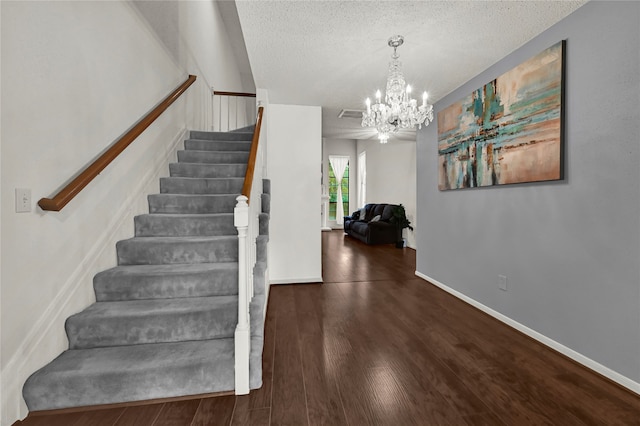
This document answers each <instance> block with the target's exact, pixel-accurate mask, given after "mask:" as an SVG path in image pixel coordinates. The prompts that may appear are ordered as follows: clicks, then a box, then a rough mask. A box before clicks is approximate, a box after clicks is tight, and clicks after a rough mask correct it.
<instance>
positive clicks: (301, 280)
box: [269, 277, 322, 285]
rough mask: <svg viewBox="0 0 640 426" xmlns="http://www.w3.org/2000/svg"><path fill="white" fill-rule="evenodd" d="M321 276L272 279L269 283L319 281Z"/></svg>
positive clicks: (308, 282) (307, 282)
mask: <svg viewBox="0 0 640 426" xmlns="http://www.w3.org/2000/svg"><path fill="white" fill-rule="evenodd" d="M321 282H322V277H310V278H288V279H284V280H272V281H270V282H269V284H270V285H271V284H310V283H321Z"/></svg>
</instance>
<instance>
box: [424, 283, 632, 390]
mask: <svg viewBox="0 0 640 426" xmlns="http://www.w3.org/2000/svg"><path fill="white" fill-rule="evenodd" d="M416 276H418V277H420V278H422V279H423V280H425V281H428V282H429V283H430V284H433V285H435V286H436V287H439V288H441V289H442V290H444V291H446V292H447V293H449V294H451V295H453V296H455V297H457V298H458V299H460V300H462V301H464V302H467V303H468V304H470V305H471V306H473V307H475V308H478V309H480V310H481V311H482V312H484V313H486V314H489V315H491V316H492V317H494V318H495V319H497V320H499V321H501V322H503V323H505V324H506V325H508V326H510V327H512V328H514V329H516V330H518V331H520V332H521V333H524V334H526V335H527V336H529V337H531V338H532V339H535V340H537V341H538V342H540V343H542V344H543V345H545V346H548V347H550V348H551V349H554V350H556V351H558V352H560V353H561V354H563V355H565V356H567V357H569V358H571V359H572V360H574V361H576V362H578V363H580V364H582V365H584V366H585V367H587V368H589V369H591V370H593V371H595V372H596V373H599V374H601V375H603V376H605V377H606V378H608V379H610V380H613V381H614V382H616V383H618V384H619V385H621V386H624V387H625V388H627V389H629V390H630V391H632V392H635V393H636V394H639V395H640V383H638V382H636V381H634V380H632V379H630V378H628V377H626V376H623V375H622V374H620V373H618V372H616V371H614V370H612V369H610V368H609V367H606V366H604V365H602V364H600V363H598V362H596V361H594V360H592V359H591V358H588V357H586V356H584V355H582V354H581V353H579V352H576V351H574V350H573V349H571V348H568V347H566V346H564V345H563V344H561V343H558V342H556V341H555V340H553V339H551V338H549V337H547V336H545V335H544V334H541V333H538V332H537V331H535V330H532V329H530V328H529V327H527V326H526V325H523V324H520V323H519V322H517V321H515V320H513V319H511V318H509V317H508V316H506V315H503V314H501V313H500V312H498V311H494V310H493V309H491V308H489V307H488V306H485V305H483V304H482V303H480V302H478V301H477V300H474V299H472V298H470V297H469V296H466V295H464V294H462V293H460V292H459V291H457V290H454V289H452V288H451V287H448V286H446V285H445V284H443V283H441V282H439V281H437V280H435V279H433V278H431V277H429V276H427V275H425V274H423V273H421V272H418V271H416Z"/></svg>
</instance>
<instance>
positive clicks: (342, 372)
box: [21, 231, 640, 426]
mask: <svg viewBox="0 0 640 426" xmlns="http://www.w3.org/2000/svg"><path fill="white" fill-rule="evenodd" d="M322 237H323V251H322V253H323V278H324V281H325V282H324V284H300V285H282V286H273V287H272V288H271V295H270V301H269V308H268V311H267V321H266V326H265V328H266V331H265V347H264V361H263V369H264V385H263V386H262V388H261V389H258V390H256V391H253V392H251V394H250V395H246V396H241V397H235V396H218V397H211V398H201V399H193V400H186V401H175V402H166V403H159V404H151V405H137V406H127V407H115V408H107V409H100V407H95V409H92V410H86V409H85V410H83V411H79V412H71V413H69V412H67V413H63V414H48V415H37V414H32V415H30V416H29V417H28V418H27V419H26V420H25V421H23V422H22V423H21V425H23V426H42V425H44V426H57V425H65V426H71V425H75V426H85V425H87V426H98V425H105V426H115V425H118V426H121V425H136V426H146V425H153V426H160V425H176V426H178V425H180V426H182V425H185V426H186V425H269V424H271V425H296V426H297V425H494V426H495V425H517V426H521V425H562V426H565V425H640V398H639V397H638V396H636V395H635V394H633V393H631V392H629V391H627V390H625V389H622V388H620V387H618V386H617V385H615V384H614V383H612V382H610V381H608V380H606V379H604V378H602V377H600V376H598V375H596V374H595V373H592V372H590V371H589V370H587V369H585V368H584V367H582V366H579V365H577V364H575V363H574V362H572V361H571V360H569V359H567V358H565V357H563V356H562V355H559V354H558V353H556V352H554V351H552V350H550V349H548V348H547V347H545V346H543V345H541V344H539V343H537V342H535V341H533V340H532V339H530V338H528V337H526V336H524V335H522V334H520V333H519V332H517V331H515V330H513V329H511V328H509V327H507V326H505V325H504V324H502V323H500V322H499V321H497V320H495V319H493V318H491V317H489V316H488V315H486V314H484V313H482V312H480V311H478V310H477V309H475V308H473V307H471V306H470V305H467V304H466V303H464V302H462V301H460V300H458V299H456V298H455V297H453V296H451V295H449V294H447V293H446V292H444V291H442V290H440V289H438V288H437V287H434V286H432V285H430V284H429V283H427V282H426V281H424V280H422V279H419V278H417V277H416V276H415V274H414V272H415V251H413V250H411V249H396V248H395V247H394V246H392V245H385V246H367V245H365V244H362V243H360V242H357V241H354V240H353V239H350V238H349V237H346V236H343V234H342V233H341V232H339V231H333V232H325V233H323V234H322Z"/></svg>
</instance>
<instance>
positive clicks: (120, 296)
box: [93, 262, 238, 302]
mask: <svg viewBox="0 0 640 426" xmlns="http://www.w3.org/2000/svg"><path fill="white" fill-rule="evenodd" d="M93 288H94V290H95V293H96V300H97V301H98V302H109V301H118V300H141V299H166V298H178V297H211V296H230V295H235V294H238V264H237V263H235V262H228V263H194V264H182V265H181V264H176V265H126V266H116V267H115V268H111V269H107V270H106V271H103V272H100V273H98V274H97V275H96V276H95V277H94V278H93Z"/></svg>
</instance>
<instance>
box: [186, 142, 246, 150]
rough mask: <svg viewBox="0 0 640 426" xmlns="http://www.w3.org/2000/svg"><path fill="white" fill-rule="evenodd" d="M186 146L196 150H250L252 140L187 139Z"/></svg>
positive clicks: (188, 148)
mask: <svg viewBox="0 0 640 426" xmlns="http://www.w3.org/2000/svg"><path fill="white" fill-rule="evenodd" d="M184 148H185V149H187V150H195V151H247V152H248V151H250V150H251V141H227V140H203V139H187V140H186V141H184Z"/></svg>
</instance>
